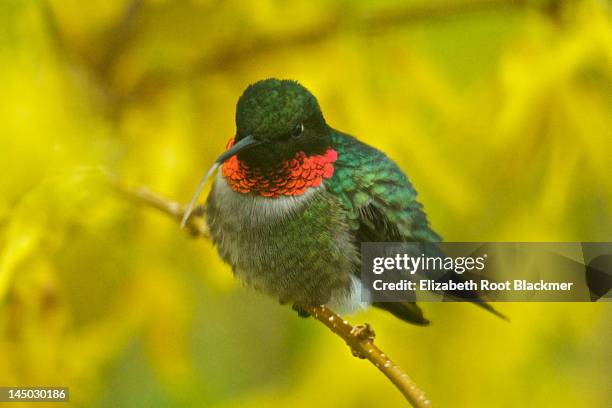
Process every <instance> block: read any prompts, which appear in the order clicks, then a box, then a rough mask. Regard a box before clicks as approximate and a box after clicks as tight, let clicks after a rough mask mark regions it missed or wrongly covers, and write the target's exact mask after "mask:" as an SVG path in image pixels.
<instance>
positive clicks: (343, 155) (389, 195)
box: [328, 134, 440, 325]
mask: <svg viewBox="0 0 612 408" xmlns="http://www.w3.org/2000/svg"><path fill="white" fill-rule="evenodd" d="M333 142H334V147H335V148H336V149H337V150H338V161H337V162H336V163H335V171H334V176H333V178H332V180H330V181H331V182H330V183H329V185H328V189H329V190H330V191H331V192H332V193H334V194H335V195H336V196H338V197H339V198H340V201H341V202H342V205H343V207H344V208H345V210H346V211H347V214H348V218H349V220H350V221H349V222H350V226H351V228H352V230H353V231H354V234H355V238H356V239H355V241H356V243H357V245H359V243H361V242H390V241H394V242H398V241H423V242H437V241H439V240H440V237H439V236H438V235H437V234H436V233H435V232H434V231H433V230H431V228H430V227H429V224H428V222H427V217H426V215H425V213H424V212H423V208H422V206H421V204H420V203H419V202H418V201H417V200H416V191H415V189H414V188H413V187H412V185H411V184H410V182H409V181H408V178H407V177H406V176H405V175H404V173H403V172H402V171H401V170H400V168H399V167H398V166H397V165H396V164H395V163H394V162H393V161H391V160H390V159H389V158H388V157H387V156H386V155H385V154H384V153H382V152H380V151H378V150H376V149H374V148H373V147H370V146H368V145H366V144H363V143H361V142H359V141H358V140H356V139H354V138H353V137H351V136H348V135H342V134H337V135H335V136H334V138H333ZM356 272H358V271H356ZM373 305H374V306H376V307H379V308H381V309H384V310H387V311H389V312H391V313H392V314H393V315H395V316H396V317H398V318H400V319H402V320H404V321H407V322H410V323H415V324H420V325H426V324H428V323H429V321H428V320H427V319H425V317H424V316H423V312H422V311H421V309H420V308H419V306H418V305H417V304H416V303H414V302H375V303H374V304H373Z"/></svg>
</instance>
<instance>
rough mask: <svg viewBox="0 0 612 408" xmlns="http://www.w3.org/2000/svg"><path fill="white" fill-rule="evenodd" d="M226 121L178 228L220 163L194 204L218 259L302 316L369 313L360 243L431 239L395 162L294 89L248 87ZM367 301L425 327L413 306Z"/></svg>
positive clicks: (275, 82) (272, 82)
mask: <svg viewBox="0 0 612 408" xmlns="http://www.w3.org/2000/svg"><path fill="white" fill-rule="evenodd" d="M235 121H236V133H235V136H234V137H233V138H231V139H230V141H229V143H228V145H227V148H226V150H225V152H223V153H222V154H221V155H220V156H219V158H218V159H217V160H216V161H215V163H214V165H213V166H212V167H211V168H210V170H209V171H208V172H207V173H206V175H205V177H204V178H203V179H202V181H201V182H200V185H199V186H198V188H197V190H196V193H195V194H194V196H193V198H192V200H191V203H190V204H189V205H188V207H187V210H186V211H185V214H184V217H183V220H182V225H183V226H184V224H185V222H186V221H187V220H188V218H189V217H190V214H191V213H192V210H193V208H194V206H195V204H196V202H197V199H198V197H199V195H200V192H201V190H202V188H203V186H204V184H205V183H206V181H207V179H208V178H209V177H211V176H212V175H213V174H214V172H215V170H216V169H217V168H218V167H221V171H219V172H218V173H217V175H216V177H215V181H214V184H213V186H212V188H211V192H210V193H209V195H208V198H207V200H206V203H205V204H204V206H203V207H201V208H200V209H201V210H202V211H203V215H204V216H205V219H206V221H207V223H208V226H209V229H210V236H211V239H212V241H213V243H214V245H215V246H216V248H217V250H218V252H219V255H220V256H221V258H222V259H223V260H224V261H225V262H227V263H228V264H229V265H230V266H231V267H232V270H233V272H234V275H235V276H236V277H237V278H238V279H239V280H241V281H242V282H243V283H244V284H246V285H247V286H250V287H252V288H254V289H255V290H257V291H260V292H263V293H265V294H267V295H269V296H271V297H273V298H275V299H277V300H278V301H279V302H280V303H281V304H291V305H293V307H294V309H296V310H297V311H298V314H300V315H301V316H307V313H305V312H304V311H303V310H302V309H300V307H299V306H300V305H311V306H316V305H327V306H329V307H330V308H332V310H335V311H336V312H339V313H351V312H354V311H356V310H358V309H360V308H364V307H367V306H368V304H367V302H364V300H362V298H361V290H360V289H361V284H360V273H361V272H360V271H361V258H360V246H361V243H362V242H389V241H403V242H439V241H440V240H441V238H440V236H439V235H438V234H436V233H435V232H434V231H433V230H432V228H431V227H430V225H429V222H428V220H427V216H426V214H425V212H424V210H423V206H422V205H421V204H420V203H419V201H417V193H416V190H415V189H414V187H413V186H412V184H411V183H410V181H409V180H408V178H407V177H406V175H405V174H404V173H403V172H402V170H401V169H400V168H399V166H398V165H397V164H396V163H395V162H393V161H392V160H391V159H390V158H389V157H387V155H385V154H384V153H383V152H381V151H379V150H377V149H375V148H374V147H372V146H369V145H367V144H365V143H363V142H361V141H359V140H357V139H356V138H355V137H353V136H351V135H349V134H346V133H343V132H341V131H339V130H336V129H334V128H333V127H331V126H330V125H329V124H327V122H326V120H325V118H324V116H323V113H322V111H321V108H320V106H319V103H318V102H317V99H316V98H315V97H314V95H313V94H312V93H311V92H310V91H308V90H307V89H306V88H305V87H304V86H302V85H301V84H299V83H298V82H296V81H293V80H279V79H275V78H270V79H265V80H261V81H259V82H256V83H254V84H251V85H250V86H248V87H247V88H246V90H245V91H244V93H243V94H242V96H240V98H239V99H238V103H237V105H236V118H235ZM480 305H485V306H483V307H485V309H488V310H491V311H493V309H492V308H491V307H490V306H488V304H485V303H480ZM372 306H374V307H378V308H381V309H384V310H387V311H389V312H391V313H392V314H393V315H394V316H396V317H398V318H400V319H402V320H404V321H406V322H409V323H413V324H417V325H427V324H428V323H429V321H428V320H427V319H426V318H425V317H424V315H423V312H422V310H421V309H420V307H419V306H418V305H417V304H416V303H415V302H380V303H378V302H374V303H372ZM494 313H496V312H494Z"/></svg>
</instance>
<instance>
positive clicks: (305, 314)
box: [291, 304, 310, 318]
mask: <svg viewBox="0 0 612 408" xmlns="http://www.w3.org/2000/svg"><path fill="white" fill-rule="evenodd" d="M291 308H292V309H293V310H295V311H296V312H297V314H298V316H300V317H304V318H306V317H310V313H308V312H307V311H306V310H304V309H303V308H302V307H301V306H300V305H298V304H294V305H293V306H292V307H291Z"/></svg>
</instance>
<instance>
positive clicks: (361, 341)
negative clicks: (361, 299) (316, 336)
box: [300, 306, 431, 408]
mask: <svg viewBox="0 0 612 408" xmlns="http://www.w3.org/2000/svg"><path fill="white" fill-rule="evenodd" d="M300 308H301V309H303V310H305V311H307V312H308V313H310V314H311V315H312V316H314V317H315V319H317V320H318V321H320V322H321V323H323V324H324V325H325V326H327V327H328V328H329V329H330V330H331V331H333V332H334V333H335V334H337V335H338V336H340V337H342V339H344V341H345V342H346V344H347V345H348V346H349V347H350V348H351V352H352V353H353V355H354V356H355V357H359V358H363V359H368V360H369V361H370V362H371V363H372V364H374V366H376V368H378V369H379V370H380V371H381V372H382V373H383V374H384V375H385V376H386V377H387V378H388V379H389V380H390V381H391V382H392V383H393V385H395V387H396V388H397V389H398V390H399V391H400V392H401V393H402V394H403V395H404V397H406V399H407V400H408V402H410V403H411V404H412V406H413V407H416V408H424V407H429V408H430V407H431V401H430V400H428V399H427V397H426V396H425V393H424V392H423V391H421V389H419V387H417V385H416V383H415V382H414V381H412V379H411V378H410V377H409V376H408V374H406V373H405V372H404V371H402V369H401V368H400V367H399V366H397V365H396V364H395V363H394V362H393V361H392V360H391V359H390V358H389V357H388V356H387V355H386V354H385V353H383V352H382V350H381V349H379V348H378V347H377V346H376V345H375V344H374V337H375V333H374V330H372V328H371V327H370V325H369V324H367V323H366V324H365V325H364V326H352V325H351V324H350V323H349V322H347V321H346V320H344V319H342V317H340V316H338V315H337V314H336V313H334V312H333V311H332V310H331V309H329V308H328V307H325V306H300Z"/></svg>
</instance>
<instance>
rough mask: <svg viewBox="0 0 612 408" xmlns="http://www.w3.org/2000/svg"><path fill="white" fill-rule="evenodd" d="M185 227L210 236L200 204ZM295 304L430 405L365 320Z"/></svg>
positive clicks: (152, 199) (149, 202)
mask: <svg viewBox="0 0 612 408" xmlns="http://www.w3.org/2000/svg"><path fill="white" fill-rule="evenodd" d="M111 184H112V187H113V188H114V190H115V191H116V192H117V193H119V194H120V195H121V196H122V197H124V198H127V199H128V200H130V201H132V202H134V203H136V204H139V205H143V206H145V207H151V208H155V209H157V210H159V211H161V212H162V213H164V214H166V215H169V216H170V217H172V218H174V219H175V220H176V221H177V222H180V220H181V218H182V217H183V214H184V212H185V206H183V205H181V204H179V203H178V202H176V201H172V200H169V199H167V198H165V197H163V196H160V195H158V194H156V193H153V192H152V191H150V190H149V189H148V188H146V187H143V186H140V187H133V186H130V185H128V184H126V183H124V182H122V181H121V180H119V179H117V178H116V177H111ZM185 227H186V229H187V230H188V232H189V233H190V234H191V235H192V236H193V237H202V238H210V235H209V230H208V226H207V225H206V220H205V219H204V216H203V213H202V210H201V207H200V208H197V209H196V210H195V211H194V212H193V214H192V215H191V217H190V218H189V220H188V221H187V224H186V225H185ZM299 308H300V309H302V310H303V311H305V312H307V313H309V314H310V315H311V316H313V317H314V318H315V319H317V320H318V321H320V322H321V323H323V324H324V325H325V326H327V328H329V329H330V330H331V331H332V332H334V333H335V334H336V335H337V336H339V337H341V338H342V339H343V340H344V341H345V342H346V344H347V345H348V346H349V347H350V349H351V352H352V353H353V355H354V356H355V357H358V358H362V359H367V360H369V361H370V362H371V363H372V364H374V366H375V367H376V368H378V369H379V370H380V371H381V372H382V373H383V374H384V375H385V376H386V377H387V378H388V379H389V380H390V381H391V382H392V383H393V385H395V387H396V388H397V389H398V390H399V391H400V392H401V393H402V394H403V395H404V397H405V398H406V400H407V401H408V402H410V404H411V405H412V406H413V407H415V408H431V402H430V401H429V400H428V399H427V397H426V396H425V393H424V392H423V391H421V390H420V389H419V388H418V387H417V385H416V384H415V383H414V381H412V379H411V378H410V377H409V376H408V374H406V373H405V372H404V371H402V369H401V368H400V367H398V366H397V365H396V364H395V363H394V362H393V361H392V360H391V359H390V358H389V357H388V356H387V355H386V354H385V353H383V352H382V350H381V349H379V348H378V347H377V346H376V345H375V344H374V337H375V334H374V330H372V328H371V327H370V325H368V324H367V323H366V324H365V325H364V326H352V325H351V324H349V322H348V321H346V320H344V319H343V318H342V317H340V316H338V315H337V314H336V313H334V312H333V311H332V310H331V309H329V308H328V307H326V306H324V305H321V306H308V305H300V306H299Z"/></svg>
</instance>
